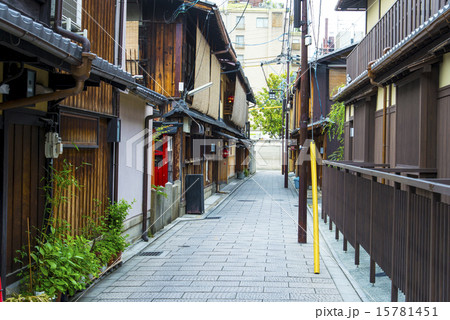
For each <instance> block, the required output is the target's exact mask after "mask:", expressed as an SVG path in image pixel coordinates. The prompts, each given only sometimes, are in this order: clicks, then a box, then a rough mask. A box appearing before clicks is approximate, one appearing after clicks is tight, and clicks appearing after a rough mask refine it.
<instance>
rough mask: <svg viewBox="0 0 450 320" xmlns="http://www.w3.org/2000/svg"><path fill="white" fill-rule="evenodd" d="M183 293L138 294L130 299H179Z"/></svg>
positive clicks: (134, 294)
mask: <svg viewBox="0 0 450 320" xmlns="http://www.w3.org/2000/svg"><path fill="white" fill-rule="evenodd" d="M183 294H184V293H183V292H137V293H133V294H131V295H130V297H129V298H130V299H150V300H152V299H179V298H181V297H182V296H183Z"/></svg>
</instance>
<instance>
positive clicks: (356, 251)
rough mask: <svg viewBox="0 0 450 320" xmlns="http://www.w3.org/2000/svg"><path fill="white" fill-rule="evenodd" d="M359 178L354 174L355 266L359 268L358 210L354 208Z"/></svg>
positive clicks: (359, 175) (358, 174)
mask: <svg viewBox="0 0 450 320" xmlns="http://www.w3.org/2000/svg"><path fill="white" fill-rule="evenodd" d="M360 177H361V174H360V173H357V174H356V184H355V195H354V198H355V265H357V266H359V242H358V209H357V207H356V205H357V203H358V201H357V199H358V181H359V178H360Z"/></svg>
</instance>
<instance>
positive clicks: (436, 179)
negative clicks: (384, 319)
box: [323, 0, 450, 301]
mask: <svg viewBox="0 0 450 320" xmlns="http://www.w3.org/2000/svg"><path fill="white" fill-rule="evenodd" d="M337 10H365V11H366V30H367V34H366V36H365V37H364V39H363V40H362V41H361V42H360V43H359V44H358V45H357V46H356V48H355V49H353V51H352V52H351V53H350V54H349V56H348V58H347V73H348V77H349V78H350V79H349V81H348V82H347V84H346V86H345V87H344V88H342V90H340V91H339V92H338V93H337V94H336V95H335V96H334V99H335V100H339V101H342V102H344V103H345V105H346V116H345V161H342V162H327V161H326V162H325V164H326V166H325V167H324V168H323V170H324V177H323V179H324V182H323V217H324V218H325V219H326V218H327V217H329V218H330V229H331V228H332V226H333V225H332V224H333V223H334V224H335V227H336V237H337V238H338V237H339V234H340V233H342V234H343V236H344V243H343V245H344V250H346V249H347V244H348V243H350V244H351V245H352V246H353V247H354V248H355V263H356V264H359V252H360V248H361V247H362V248H363V249H364V250H365V251H366V252H368V253H369V255H370V258H371V259H370V260H371V261H370V271H371V272H370V279H369V280H370V281H371V282H372V283H373V282H375V266H376V264H378V266H379V267H381V268H382V269H383V271H384V272H385V273H386V275H387V276H389V278H390V279H391V281H392V301H397V299H398V294H399V290H400V291H401V292H403V293H404V295H405V299H406V301H449V300H450V263H449V256H450V251H449V250H450V236H449V232H448V230H449V227H450V219H449V214H450V197H449V196H450V152H449V151H450V140H449V137H450V134H449V128H450V109H449V108H450V53H449V51H450V43H449V39H450V24H449V21H450V4H449V3H448V1H446V0H430V1H425V0H423V1H422V0H398V1H392V0H391V1H388V0H384V1H383V0H372V1H347V0H340V1H339V2H338V5H337Z"/></svg>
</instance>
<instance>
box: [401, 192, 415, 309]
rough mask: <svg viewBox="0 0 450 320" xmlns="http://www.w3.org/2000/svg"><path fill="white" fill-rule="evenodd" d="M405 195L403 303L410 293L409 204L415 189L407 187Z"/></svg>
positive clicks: (409, 298)
mask: <svg viewBox="0 0 450 320" xmlns="http://www.w3.org/2000/svg"><path fill="white" fill-rule="evenodd" d="M407 191H408V193H407V200H406V201H407V203H406V241H405V266H404V268H405V301H406V302H410V301H411V292H410V279H409V278H410V268H409V267H410V263H409V260H410V255H411V250H410V247H411V243H410V242H411V241H410V237H411V202H412V194H413V193H414V192H415V188H414V187H411V186H408V190H407Z"/></svg>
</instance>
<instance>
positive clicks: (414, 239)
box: [322, 161, 450, 301]
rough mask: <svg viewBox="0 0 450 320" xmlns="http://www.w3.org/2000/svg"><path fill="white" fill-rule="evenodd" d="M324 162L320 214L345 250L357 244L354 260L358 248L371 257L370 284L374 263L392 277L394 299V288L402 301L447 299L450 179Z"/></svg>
mask: <svg viewBox="0 0 450 320" xmlns="http://www.w3.org/2000/svg"><path fill="white" fill-rule="evenodd" d="M323 163H324V167H323V186H322V218H323V219H324V220H325V222H326V221H327V218H328V217H329V219H330V222H329V223H330V224H329V226H330V230H332V223H334V224H335V227H336V228H335V229H336V238H337V239H338V238H339V232H341V233H342V234H343V236H344V250H347V243H350V244H351V245H352V246H353V247H354V248H355V264H358V265H359V263H360V261H359V252H360V246H362V247H363V248H364V250H365V251H366V252H367V253H368V254H369V255H370V279H369V280H370V282H371V283H375V263H376V264H378V265H379V266H380V267H381V268H382V269H383V270H384V272H385V273H386V275H387V276H389V278H390V279H391V281H392V294H391V300H392V301H397V299H398V289H400V290H401V291H402V292H403V293H404V294H405V297H406V301H450V259H449V257H450V205H449V204H448V203H444V202H443V201H444V200H446V199H447V198H448V199H450V198H449V197H448V196H450V179H448V180H446V179H415V178H410V177H406V176H403V175H398V174H399V173H400V172H401V171H402V169H389V170H386V169H384V171H383V170H382V169H380V170H378V169H375V168H372V169H368V168H362V167H359V166H356V165H355V164H354V163H353V164H348V163H347V164H345V163H339V162H330V161H324V162H323ZM386 171H396V173H397V174H393V173H388V172H386ZM406 171H407V172H408V173H407V175H410V174H411V173H412V171H416V173H417V174H421V170H420V169H417V170H414V169H409V170H406ZM431 171H432V170H425V174H430V172H431ZM383 180H384V181H383ZM382 182H384V184H383V183H382Z"/></svg>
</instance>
